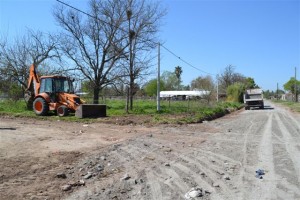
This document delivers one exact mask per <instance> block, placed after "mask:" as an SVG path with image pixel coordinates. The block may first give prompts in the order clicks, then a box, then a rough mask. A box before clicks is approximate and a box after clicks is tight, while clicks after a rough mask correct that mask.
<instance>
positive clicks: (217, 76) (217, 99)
mask: <svg viewBox="0 0 300 200" xmlns="http://www.w3.org/2000/svg"><path fill="white" fill-rule="evenodd" d="M217 102H219V75H217Z"/></svg>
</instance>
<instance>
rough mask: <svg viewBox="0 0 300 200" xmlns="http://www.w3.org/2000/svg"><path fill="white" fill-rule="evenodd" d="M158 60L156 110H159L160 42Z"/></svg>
mask: <svg viewBox="0 0 300 200" xmlns="http://www.w3.org/2000/svg"><path fill="white" fill-rule="evenodd" d="M157 58H158V62H157V97H156V100H157V103H156V104H157V111H160V43H158V56H157Z"/></svg>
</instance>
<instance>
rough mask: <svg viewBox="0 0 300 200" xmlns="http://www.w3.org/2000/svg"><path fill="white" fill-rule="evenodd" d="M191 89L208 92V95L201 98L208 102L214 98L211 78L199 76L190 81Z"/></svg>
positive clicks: (213, 86) (213, 85)
mask: <svg viewBox="0 0 300 200" xmlns="http://www.w3.org/2000/svg"><path fill="white" fill-rule="evenodd" d="M191 89H192V90H206V91H210V92H209V93H207V94H206V95H204V96H203V98H204V99H206V100H207V101H208V102H209V101H210V100H211V99H212V98H213V96H214V92H213V91H214V89H215V84H214V81H213V79H212V77H211V76H205V77H202V76H199V77H197V78H196V79H194V80H192V82H191Z"/></svg>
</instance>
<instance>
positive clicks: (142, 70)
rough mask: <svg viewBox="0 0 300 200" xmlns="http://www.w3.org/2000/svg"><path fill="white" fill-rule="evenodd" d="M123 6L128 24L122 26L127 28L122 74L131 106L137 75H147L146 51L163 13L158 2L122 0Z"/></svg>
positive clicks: (148, 60) (154, 42) (153, 44)
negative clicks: (125, 59)
mask: <svg viewBox="0 0 300 200" xmlns="http://www.w3.org/2000/svg"><path fill="white" fill-rule="evenodd" d="M121 1H123V3H124V5H127V7H126V19H127V24H124V25H123V26H124V29H125V30H126V28H127V30H128V39H127V43H128V45H129V46H128V53H127V54H126V55H128V60H127V61H126V62H125V63H124V64H125V65H124V66H125V67H124V73H125V74H124V75H125V76H126V77H128V80H127V79H125V82H126V84H128V85H129V101H130V103H129V104H130V109H131V110H132V108H133V96H134V95H135V93H136V92H135V91H136V89H135V88H136V81H137V79H139V78H141V77H144V76H146V75H149V72H150V71H149V69H150V67H151V60H153V58H152V57H151V56H150V54H149V52H151V50H152V49H153V48H155V47H156V46H157V43H158V38H157V33H158V31H159V27H160V21H161V19H162V17H163V16H164V15H165V14H166V10H165V9H163V7H162V5H161V4H160V3H159V2H155V3H154V2H149V1H146V0H121Z"/></svg>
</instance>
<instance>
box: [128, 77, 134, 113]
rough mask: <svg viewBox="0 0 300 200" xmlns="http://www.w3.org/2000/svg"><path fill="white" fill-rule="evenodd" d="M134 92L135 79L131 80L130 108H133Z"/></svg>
mask: <svg viewBox="0 0 300 200" xmlns="http://www.w3.org/2000/svg"><path fill="white" fill-rule="evenodd" d="M133 93H134V81H133V80H132V79H131V80H130V86H129V102H130V110H132V109H133Z"/></svg>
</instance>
